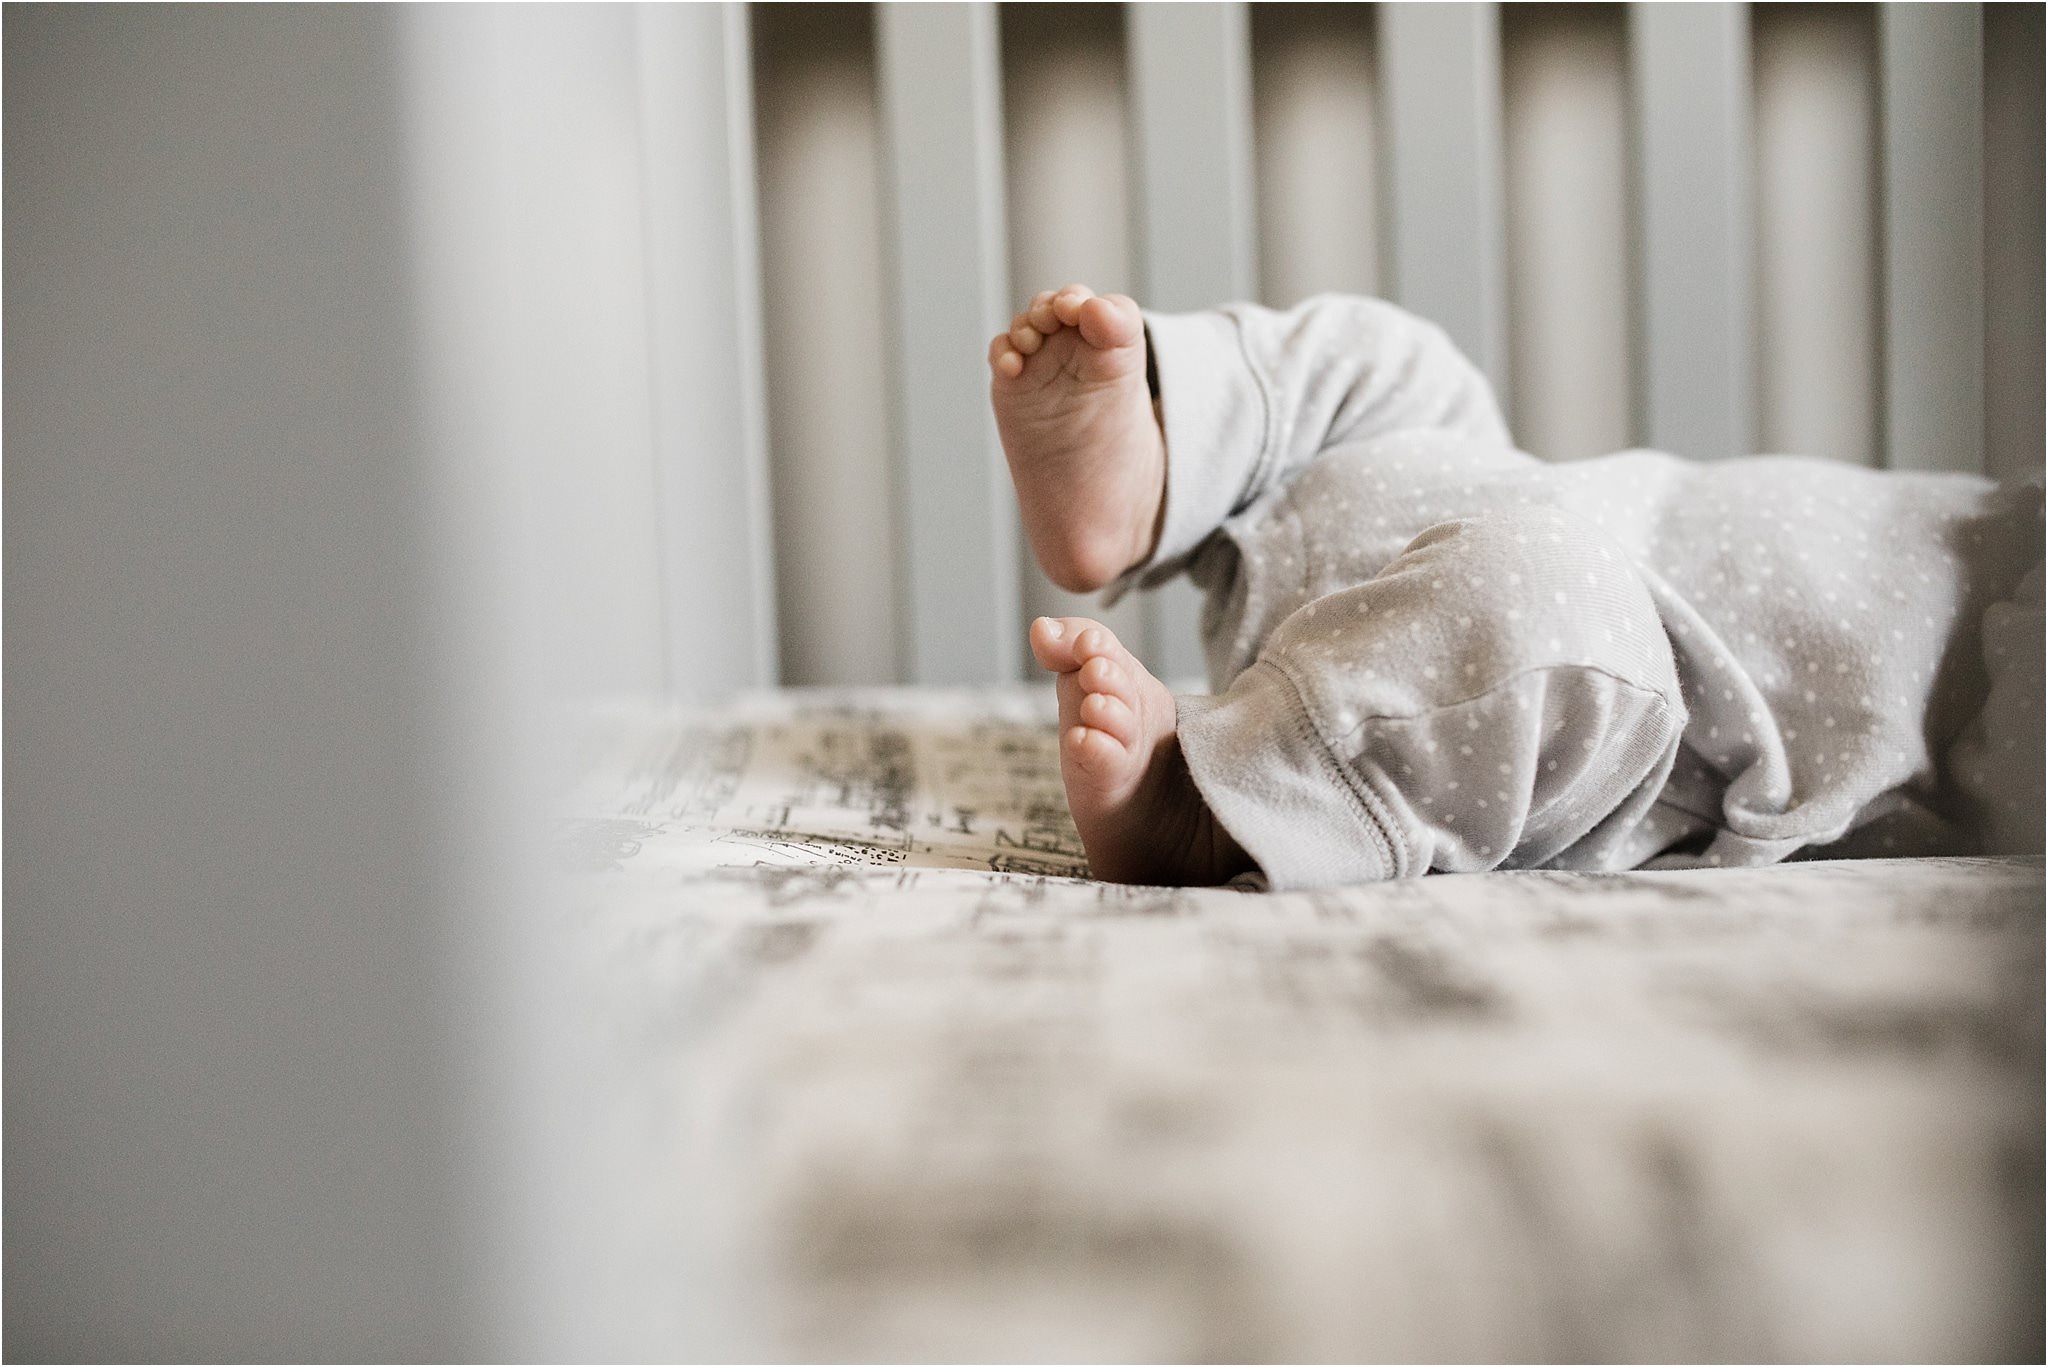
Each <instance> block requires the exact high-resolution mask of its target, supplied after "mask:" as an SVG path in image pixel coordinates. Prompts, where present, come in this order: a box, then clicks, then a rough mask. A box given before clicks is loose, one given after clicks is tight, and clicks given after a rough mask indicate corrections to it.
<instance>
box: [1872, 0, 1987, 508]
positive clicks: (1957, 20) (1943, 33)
mask: <svg viewBox="0 0 2048 1367" xmlns="http://www.w3.org/2000/svg"><path fill="white" fill-rule="evenodd" d="M1878 52H1879V64H1880V71H1881V82H1882V86H1883V91H1884V95H1883V109H1884V118H1883V124H1884V224H1885V251H1884V298H1885V304H1884V309H1885V324H1884V328H1885V399H1884V403H1885V457H1886V459H1885V463H1886V464H1887V465H1888V466H1890V467H1891V468H1893V469H1904V470H1981V469H1983V467H1984V351H1983V346H1984V248H1983V241H1984V234H1983V228H1984V218H1983V212H1984V211H1983V205H1984V142H1983V117H1984V115H1983V107H1984V50H1983V14H1982V11H1981V10H1979V8H1978V7H1977V6H1976V5H1971V4H1958V5H1884V6H1880V7H1879V10H1878Z"/></svg>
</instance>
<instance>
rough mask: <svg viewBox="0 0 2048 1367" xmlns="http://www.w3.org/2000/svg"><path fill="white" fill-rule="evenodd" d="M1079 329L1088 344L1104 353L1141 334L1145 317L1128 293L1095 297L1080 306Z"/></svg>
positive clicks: (1123, 344)
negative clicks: (1102, 350)
mask: <svg viewBox="0 0 2048 1367" xmlns="http://www.w3.org/2000/svg"><path fill="white" fill-rule="evenodd" d="M1079 327H1080V329H1081V337H1082V339H1083V340H1085V341H1086V342H1087V343H1088V345H1090V346H1092V347H1100V348H1102V349H1104V350H1108V349H1109V348H1111V347H1122V346H1129V345H1131V343H1133V342H1135V341H1137V340H1138V338H1139V337H1140V336H1141V335H1142V334H1143V333H1144V330H1145V317H1144V314H1143V312H1142V311H1141V310H1140V309H1139V308H1138V301H1137V300H1135V299H1133V298H1131V297H1130V296H1129V295H1128V294H1098V295H1096V296H1095V297H1094V298H1092V299H1090V300H1088V301H1087V302H1086V303H1084V304H1082V305H1081V309H1080V318H1079Z"/></svg>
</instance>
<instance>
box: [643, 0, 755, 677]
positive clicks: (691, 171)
mask: <svg viewBox="0 0 2048 1367" xmlns="http://www.w3.org/2000/svg"><path fill="white" fill-rule="evenodd" d="M635 13H636V16H637V19H638V23H639V39H640V41H639V44H638V48H639V78H640V114H641V118H640V123H641V127H640V135H641V139H642V155H643V158H644V186H645V194H646V203H647V220H646V221H647V224H648V232H647V240H646V253H647V276H648V283H649V299H648V330H649V350H650V360H651V366H650V374H651V387H652V391H653V404H654V413H653V420H654V447H655V477H656V481H657V488H656V499H657V505H658V506H657V512H656V516H657V517H658V518H659V520H660V522H659V525H660V543H661V555H662V580H663V583H662V602H663V614H664V623H663V628H664V636H665V653H666V658H667V661H668V678H669V685H670V687H671V688H672V689H679V690H706V689H708V690H724V689H731V688H740V687H759V686H763V685H767V684H772V683H774V682H775V681H776V678H777V670H778V666H777V660H776V655H777V650H776V631H775V582H774V559H773V555H772V551H771V541H770V535H771V533H770V531H769V511H768V434H767V418H766V416H765V415H766V404H767V400H766V396H765V393H764V388H763V382H762V340H761V292H760V278H761V273H760V260H759V248H758V243H757V233H756V229H755V213H756V206H755V202H754V195H755V191H754V183H755V182H754V131H753V130H754V123H753V89H752V86H753V75H752V70H751V66H750V62H749V57H748V43H747V15H746V9H745V7H744V6H741V5H736V4H724V5H703V6H692V5H677V6H647V7H645V8H641V9H639V10H637V11H636V12H635ZM707 262H719V263H726V267H727V268H726V269H706V268H705V263H707Z"/></svg>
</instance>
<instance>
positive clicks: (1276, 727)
mask: <svg viewBox="0 0 2048 1367" xmlns="http://www.w3.org/2000/svg"><path fill="white" fill-rule="evenodd" d="M1176 702H1177V704H1178V706H1179V720H1178V725H1179V732H1180V747H1181V753H1182V754H1183V755H1185V756H1186V758H1187V764H1188V772H1189V773H1190V774H1192V775H1193V776H1194V780H1195V786H1196V787H1197V788H1199V789H1200V790H1201V793H1202V797H1203V799H1204V800H1205V801H1207V802H1208V804H1209V810H1210V811H1211V812H1212V813H1213V814H1214V815H1215V817H1216V819H1217V820H1218V821H1220V822H1222V823H1223V828H1224V829H1225V830H1227V831H1229V832H1230V834H1231V837H1232V838H1233V839H1235V840H1236V841H1237V843H1238V844H1240V845H1242V846H1243V847H1244V848H1245V851H1246V853H1248V854H1250V855H1251V857H1252V858H1253V859H1255V860H1257V861H1258V864H1259V868H1260V869H1261V870H1262V871H1263V872H1264V873H1265V875H1266V880H1267V882H1268V884H1269V885H1270V886H1271V887H1272V888H1273V889H1274V890H1275V891H1279V892H1284V891H1287V890H1290V889H1297V888H1311V887H1327V886H1330V885H1333V884H1339V883H1372V882H1378V881H1380V880H1382V879H1388V878H1398V877H1401V876H1402V873H1403V869H1404V865H1405V863H1406V861H1405V860H1404V859H1403V858H1402V847H1401V845H1400V843H1399V842H1398V841H1396V840H1395V839H1393V838H1392V836H1391V834H1390V832H1389V831H1388V829H1387V825H1386V819H1385V817H1384V815H1383V814H1381V813H1379V812H1376V811H1375V810H1374V806H1375V805H1376V804H1375V801H1374V799H1373V797H1372V795H1371V794H1370V793H1361V792H1360V790H1359V788H1358V787H1357V786H1355V785H1354V784H1353V783H1351V782H1350V781H1349V779H1348V778H1347V776H1346V775H1345V773H1344V768H1343V765H1342V763H1341V761H1339V760H1338V759H1337V757H1336V756H1335V755H1333V754H1332V753H1331V751H1330V748H1329V746H1328V745H1327V744H1325V743H1324V741H1323V739H1322V737H1321V736H1319V735H1318V734H1317V733H1316V729H1315V725H1314V723H1313V722H1312V721H1310V719H1309V715H1308V709H1307V708H1306V707H1304V706H1303V704H1302V701H1301V695H1300V693H1299V692H1298V691H1297V690H1296V689H1295V687H1294V684H1293V682H1292V681H1291V680H1289V679H1288V678H1287V676H1286V675H1285V674H1283V673H1281V672H1280V671H1279V670H1278V669H1276V668H1275V667H1274V666H1272V665H1270V664H1267V663H1264V662H1261V663H1258V664H1255V665H1253V666H1252V667H1251V668H1250V669H1248V670H1246V671H1245V672H1244V673H1243V674H1242V675H1240V676H1239V677H1238V679H1237V681H1236V682H1235V683H1234V684H1232V685H1231V688H1230V691H1229V692H1228V693H1226V694H1224V695H1222V696H1221V697H1181V698H1178V699H1176Z"/></svg>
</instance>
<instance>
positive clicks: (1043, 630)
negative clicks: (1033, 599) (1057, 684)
mask: <svg viewBox="0 0 2048 1367" xmlns="http://www.w3.org/2000/svg"><path fill="white" fill-rule="evenodd" d="M1089 631H1096V632H1100V633H1102V635H1104V636H1107V637H1108V638H1109V639H1110V640H1112V641H1114V640H1115V639H1116V637H1115V636H1114V635H1113V634H1111V632H1110V630H1109V628H1108V627H1106V626H1104V625H1102V623H1100V622H1098V621H1095V620H1094V619H1093V618H1090V617H1040V618H1038V619H1037V620H1035V621H1034V622H1032V624H1031V630H1030V632H1029V633H1028V638H1029V640H1030V642H1031V656H1032V658H1033V659H1035V660H1037V661H1038V666H1039V668H1041V669H1046V670H1050V671H1051V672H1053V673H1055V674H1067V673H1071V672H1072V671H1074V670H1076V669H1079V668H1080V667H1081V666H1082V665H1083V664H1085V663H1086V662H1087V659H1088V657H1087V656H1084V655H1082V654H1080V653H1079V647H1080V641H1081V637H1082V636H1083V634H1085V633H1087V632H1089ZM1091 639H1092V638H1091Z"/></svg>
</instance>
